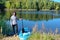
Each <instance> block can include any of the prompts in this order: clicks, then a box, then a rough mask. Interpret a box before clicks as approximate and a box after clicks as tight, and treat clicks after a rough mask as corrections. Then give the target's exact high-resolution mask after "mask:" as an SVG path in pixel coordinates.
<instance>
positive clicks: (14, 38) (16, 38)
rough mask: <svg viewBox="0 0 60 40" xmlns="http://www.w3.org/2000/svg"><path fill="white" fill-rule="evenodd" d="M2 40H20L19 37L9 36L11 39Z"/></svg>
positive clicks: (4, 39)
mask: <svg viewBox="0 0 60 40" xmlns="http://www.w3.org/2000/svg"><path fill="white" fill-rule="evenodd" d="M2 40H19V37H18V36H9V37H5V38H3V39H2Z"/></svg>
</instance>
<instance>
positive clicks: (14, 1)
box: [0, 0, 60, 10]
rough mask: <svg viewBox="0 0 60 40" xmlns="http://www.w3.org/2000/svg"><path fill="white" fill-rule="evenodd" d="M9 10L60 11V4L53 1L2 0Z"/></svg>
mask: <svg viewBox="0 0 60 40" xmlns="http://www.w3.org/2000/svg"><path fill="white" fill-rule="evenodd" d="M0 4H3V5H4V6H5V8H7V9H37V10H60V3H57V2H54V1H52V0H0Z"/></svg>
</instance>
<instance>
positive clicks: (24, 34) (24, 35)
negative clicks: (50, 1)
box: [18, 28, 31, 40]
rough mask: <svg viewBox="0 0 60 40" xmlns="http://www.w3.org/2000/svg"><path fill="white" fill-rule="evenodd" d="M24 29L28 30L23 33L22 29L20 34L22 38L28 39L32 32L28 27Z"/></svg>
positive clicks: (21, 39) (23, 39) (22, 39)
mask: <svg viewBox="0 0 60 40" xmlns="http://www.w3.org/2000/svg"><path fill="white" fill-rule="evenodd" d="M24 30H25V31H27V32H24V33H22V31H21V32H20V33H19V35H18V36H19V39H20V40H27V39H28V38H29V36H30V34H31V32H29V31H28V28H24Z"/></svg>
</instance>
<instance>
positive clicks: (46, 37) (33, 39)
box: [28, 32, 60, 40]
mask: <svg viewBox="0 0 60 40" xmlns="http://www.w3.org/2000/svg"><path fill="white" fill-rule="evenodd" d="M28 40H60V34H50V33H40V32H36V33H32V35H31V36H30V37H29V38H28Z"/></svg>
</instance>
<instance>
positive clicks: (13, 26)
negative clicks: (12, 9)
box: [12, 25, 15, 34]
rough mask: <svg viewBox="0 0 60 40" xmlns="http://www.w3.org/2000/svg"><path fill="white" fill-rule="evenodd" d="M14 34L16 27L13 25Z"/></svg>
mask: <svg viewBox="0 0 60 40" xmlns="http://www.w3.org/2000/svg"><path fill="white" fill-rule="evenodd" d="M12 28H13V33H14V34H15V25H12Z"/></svg>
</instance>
